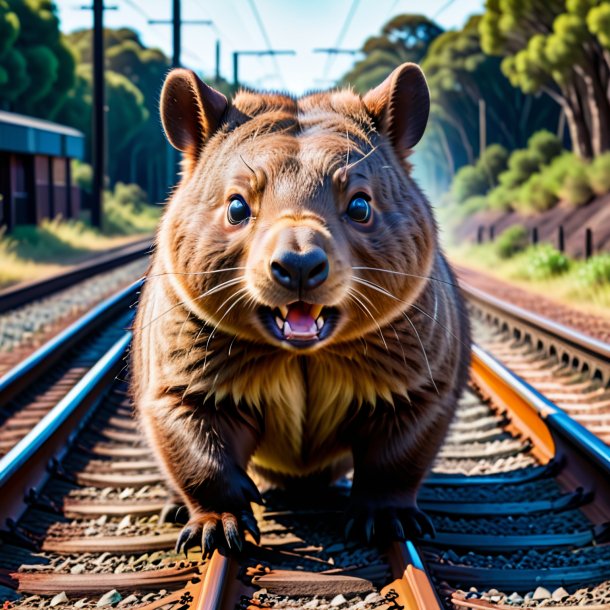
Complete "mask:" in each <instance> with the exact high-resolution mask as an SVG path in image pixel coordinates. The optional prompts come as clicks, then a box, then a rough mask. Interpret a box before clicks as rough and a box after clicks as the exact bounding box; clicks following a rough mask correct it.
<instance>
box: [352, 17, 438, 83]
mask: <svg viewBox="0 0 610 610" xmlns="http://www.w3.org/2000/svg"><path fill="white" fill-rule="evenodd" d="M442 32H443V30H442V29H441V27H440V26H438V25H437V24H436V23H434V22H433V21H430V19H428V18H427V17H425V16H423V15H398V16H396V17H394V18H393V19H391V20H390V21H388V23H386V24H385V25H384V26H383V28H382V30H381V34H380V35H379V36H373V37H371V38H369V39H368V40H367V41H366V42H365V43H364V46H363V47H362V52H363V53H364V58H363V59H361V60H360V61H358V62H356V64H355V65H354V67H353V68H352V69H351V70H350V71H349V72H348V73H347V74H345V76H344V77H343V78H342V83H343V84H350V85H352V86H353V87H354V89H356V91H359V92H361V93H364V92H366V91H368V90H369V89H371V88H372V87H375V86H377V85H378V84H379V83H380V82H381V81H382V80H383V79H384V78H385V77H386V76H387V75H388V74H389V73H390V72H391V71H392V70H393V69H394V68H395V67H396V66H398V65H400V64H402V63H404V62H406V61H412V62H415V63H421V61H422V60H423V58H424V57H425V55H426V52H427V51H428V47H429V46H430V44H431V43H432V41H433V40H434V39H435V38H436V37H437V36H439V35H440V34H442Z"/></svg>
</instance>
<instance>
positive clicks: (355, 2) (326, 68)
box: [322, 0, 360, 79]
mask: <svg viewBox="0 0 610 610" xmlns="http://www.w3.org/2000/svg"><path fill="white" fill-rule="evenodd" d="M359 4H360V0H352V5H351V6H350V9H349V11H348V12H347V15H346V16H345V21H344V22H343V26H342V27H341V31H340V32H339V36H338V37H337V41H336V42H335V44H334V45H333V47H334V48H335V49H340V48H341V45H342V44H343V39H344V38H345V35H346V34H347V31H348V29H349V26H350V25H351V24H352V20H353V19H354V15H355V14H356V11H357V10H358V5H359ZM336 56H337V55H336V54H335V53H329V54H328V58H327V59H326V64H325V66H324V72H323V73H322V78H323V79H327V78H328V73H329V72H330V69H331V68H332V65H333V63H334V61H335V58H336Z"/></svg>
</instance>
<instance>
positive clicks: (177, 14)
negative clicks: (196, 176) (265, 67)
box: [148, 0, 213, 186]
mask: <svg viewBox="0 0 610 610" xmlns="http://www.w3.org/2000/svg"><path fill="white" fill-rule="evenodd" d="M148 23H149V24H150V25H171V26H172V47H173V49H172V68H179V67H180V66H181V65H182V62H181V61H180V54H181V51H182V26H183V25H206V26H211V25H213V22H212V21H210V20H209V19H189V20H183V19H182V7H181V0H172V18H171V20H167V19H149V20H148ZM177 167H178V151H176V150H175V149H174V148H173V147H171V146H170V145H169V144H167V185H168V186H171V185H172V184H173V183H174V177H175V175H176V174H177V173H178V172H177Z"/></svg>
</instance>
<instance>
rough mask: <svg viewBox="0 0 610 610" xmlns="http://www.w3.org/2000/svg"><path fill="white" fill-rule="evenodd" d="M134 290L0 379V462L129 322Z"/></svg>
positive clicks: (103, 305) (104, 304)
mask: <svg viewBox="0 0 610 610" xmlns="http://www.w3.org/2000/svg"><path fill="white" fill-rule="evenodd" d="M140 285H141V282H136V283H134V284H131V285H130V286H128V287H127V288H125V289H123V290H121V291H119V292H118V293H116V294H114V295H113V296H111V297H109V298H107V299H106V300H104V301H102V302H101V303H99V304H98V305H97V306H96V307H94V308H93V309H92V310H90V311H89V312H88V313H87V314H86V315H84V316H82V317H81V318H80V319H78V320H77V321H76V322H74V323H73V324H72V325H70V326H69V327H68V328H66V329H64V330H63V331H62V332H61V333H59V334H58V335H57V336H55V337H54V338H53V339H51V340H50V341H49V342H47V343H46V344H44V345H43V346H41V347H40V348H39V349H38V350H36V351H34V352H33V353H31V354H30V355H29V356H28V357H27V358H25V359H24V360H22V361H21V362H20V363H19V364H18V365H17V366H16V367H14V368H12V369H11V370H10V371H8V372H7V373H6V374H5V375H3V376H2V377H0V457H2V456H4V455H6V454H7V453H8V452H9V451H10V450H11V449H12V448H13V447H14V446H15V445H16V444H17V443H18V442H19V441H21V439H23V438H24V437H25V436H26V435H27V434H28V433H29V432H30V430H32V428H33V427H34V426H35V425H36V424H37V423H38V422H39V421H40V420H41V419H42V418H43V417H45V416H46V415H47V414H48V413H49V412H50V411H51V410H52V409H53V408H54V407H55V405H57V403H59V402H60V401H62V400H64V399H65V397H66V396H67V395H69V393H70V392H71V391H72V390H73V388H74V387H75V385H77V384H78V383H79V381H81V380H82V379H83V377H84V376H86V375H87V373H88V371H89V370H90V369H91V367H93V366H94V365H95V363H96V362H97V361H98V360H99V358H100V356H101V355H102V354H103V353H104V352H105V351H106V350H107V348H108V346H109V345H110V344H112V343H113V342H114V341H115V340H116V338H117V336H118V335H119V334H120V333H121V332H123V330H122V329H124V328H126V327H127V326H128V325H129V324H130V323H131V319H132V316H133V312H132V310H131V309H130V306H131V305H132V304H133V303H134V302H135V301H136V298H137V291H138V289H139V287H140Z"/></svg>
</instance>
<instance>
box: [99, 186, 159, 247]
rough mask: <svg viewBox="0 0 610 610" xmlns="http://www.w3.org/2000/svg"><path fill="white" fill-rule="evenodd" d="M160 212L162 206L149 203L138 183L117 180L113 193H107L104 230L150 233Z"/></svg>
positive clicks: (111, 232) (114, 233) (116, 232)
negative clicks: (124, 182)
mask: <svg viewBox="0 0 610 610" xmlns="http://www.w3.org/2000/svg"><path fill="white" fill-rule="evenodd" d="M160 213H161V208H160V207H155V206H151V205H149V204H148V203H147V200H146V193H145V192H144V191H143V190H142V189H141V188H140V187H139V186H138V185H137V184H123V183H122V182H117V184H116V186H115V189H114V192H113V193H111V192H106V193H105V197H104V217H103V226H102V230H103V232H104V233H105V234H106V235H133V234H135V233H150V232H151V231H153V230H154V228H155V227H156V225H157V223H158V221H159V216H160Z"/></svg>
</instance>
